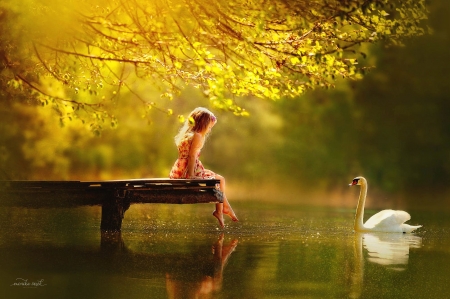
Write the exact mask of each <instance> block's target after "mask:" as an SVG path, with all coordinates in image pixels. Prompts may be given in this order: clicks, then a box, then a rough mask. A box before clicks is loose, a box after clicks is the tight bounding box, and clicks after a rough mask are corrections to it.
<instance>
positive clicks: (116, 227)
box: [100, 190, 130, 232]
mask: <svg viewBox="0 0 450 299" xmlns="http://www.w3.org/2000/svg"><path fill="white" fill-rule="evenodd" d="M119 193H120V192H119V191H118V190H114V191H113V192H111V195H112V196H108V198H107V199H105V200H104V201H103V203H102V222H101V224H100V229H101V230H102V231H117V232H120V230H121V229H122V219H123V217H124V215H125V211H126V210H128V208H129V207H130V202H129V200H128V198H127V196H126V195H127V192H126V190H123V192H122V193H123V194H122V195H120V194H119Z"/></svg>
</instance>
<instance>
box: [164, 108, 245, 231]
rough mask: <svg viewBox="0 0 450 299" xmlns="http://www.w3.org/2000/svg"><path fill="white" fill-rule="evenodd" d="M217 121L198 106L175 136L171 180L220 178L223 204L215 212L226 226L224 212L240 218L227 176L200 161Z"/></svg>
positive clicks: (220, 221)
mask: <svg viewBox="0 0 450 299" xmlns="http://www.w3.org/2000/svg"><path fill="white" fill-rule="evenodd" d="M216 123H217V119H216V117H215V116H214V114H213V113H212V112H211V111H209V110H208V109H206V108H201V107H199V108H195V109H194V110H193V111H192V112H191V114H190V115H189V118H188V119H187V120H186V122H185V123H184V125H183V127H182V128H181V130H180V131H179V133H178V135H177V136H175V144H176V145H177V147H178V159H177V160H176V161H175V164H174V165H173V167H172V170H171V171H170V175H169V176H170V178H171V179H219V180H220V190H221V191H222V192H223V204H222V203H217V204H216V210H215V211H214V212H213V215H214V217H216V218H217V220H218V221H219V225H220V226H221V227H224V221H223V214H225V215H228V216H230V217H231V219H232V220H233V221H238V219H237V217H236V214H234V212H233V209H232V208H231V206H230V204H229V203H228V199H227V197H226V195H225V178H224V177H223V176H221V175H218V174H216V173H214V172H212V171H211V170H208V169H205V168H204V167H203V164H202V162H201V161H200V160H199V156H200V152H201V150H202V148H203V145H204V143H205V140H206V137H207V136H208V134H209V133H210V132H211V129H212V127H213V126H214V125H215V124H216Z"/></svg>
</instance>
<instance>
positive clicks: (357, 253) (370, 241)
mask: <svg viewBox="0 0 450 299" xmlns="http://www.w3.org/2000/svg"><path fill="white" fill-rule="evenodd" d="M354 241H355V242H354V267H353V271H352V275H351V284H352V285H351V287H350V294H349V297H350V298H359V297H360V296H361V294H362V290H363V287H364V254H363V247H364V248H365V249H367V252H368V257H367V261H368V262H371V263H375V264H379V265H382V266H384V267H386V268H387V269H390V270H397V271H403V270H405V268H406V265H407V264H408V261H409V248H420V247H421V246H422V238H421V237H418V236H414V235H409V234H408V235H404V234H386V233H376V232H373V233H358V232H357V233H355V240H354Z"/></svg>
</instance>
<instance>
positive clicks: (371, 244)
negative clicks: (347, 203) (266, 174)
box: [0, 201, 450, 299]
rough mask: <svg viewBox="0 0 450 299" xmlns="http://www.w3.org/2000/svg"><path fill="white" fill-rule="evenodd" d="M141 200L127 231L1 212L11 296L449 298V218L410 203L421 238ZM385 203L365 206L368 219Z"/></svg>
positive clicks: (339, 214)
mask: <svg viewBox="0 0 450 299" xmlns="http://www.w3.org/2000/svg"><path fill="white" fill-rule="evenodd" d="M233 207H234V209H235V211H236V213H237V215H238V216H239V218H240V222H239V223H232V222H231V221H230V219H229V218H226V223H227V227H226V229H225V230H223V231H222V230H219V229H218V228H217V223H216V220H215V218H213V217H212V216H211V212H212V210H213V205H212V204H197V205H157V204H155V205H149V204H147V205H132V206H131V208H130V209H129V210H128V211H127V212H126V214H125V219H124V222H123V226H122V233H116V234H114V233H101V232H100V229H99V226H100V220H101V208H100V207H95V206H94V207H80V208H72V209H62V208H61V209H24V208H2V209H1V211H0V216H1V217H0V226H1V228H2V230H1V232H0V297H1V298H21V299H23V298H105V299H106V298H108V299H114V298H433V299H436V298H448V296H449V294H450V280H449V277H450V267H449V266H450V235H449V229H450V217H449V216H450V213H449V212H446V211H426V212H425V211H419V210H413V211H411V210H409V211H408V212H410V214H411V216H412V220H411V221H409V223H411V224H421V225H423V226H424V227H422V228H421V229H419V230H418V231H417V232H416V233H414V234H383V233H378V234H376V233H370V234H357V233H354V232H353V228H352V226H353V218H354V209H347V208H330V207H327V208H319V207H304V206H296V205H290V204H276V203H264V204H258V203H256V202H255V201H248V202H246V201H238V202H235V203H233ZM375 212H376V211H374V210H366V217H365V219H367V218H368V217H369V216H370V214H373V213H375Z"/></svg>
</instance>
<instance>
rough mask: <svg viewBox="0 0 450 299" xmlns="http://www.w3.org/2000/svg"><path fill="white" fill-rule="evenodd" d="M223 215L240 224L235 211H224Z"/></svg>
mask: <svg viewBox="0 0 450 299" xmlns="http://www.w3.org/2000/svg"><path fill="white" fill-rule="evenodd" d="M223 213H224V214H225V215H227V216H229V217H230V218H231V220H233V221H234V222H238V221H239V219H238V218H237V217H236V214H234V212H233V210H230V211H225V210H224V211H223Z"/></svg>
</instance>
